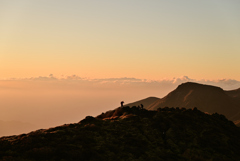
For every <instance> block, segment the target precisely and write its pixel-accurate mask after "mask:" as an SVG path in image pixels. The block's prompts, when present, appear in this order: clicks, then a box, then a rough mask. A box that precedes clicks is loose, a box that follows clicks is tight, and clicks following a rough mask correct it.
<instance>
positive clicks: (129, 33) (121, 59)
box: [0, 0, 240, 80]
mask: <svg viewBox="0 0 240 161" xmlns="http://www.w3.org/2000/svg"><path fill="white" fill-rule="evenodd" d="M0 3H1V4H0V23H1V26H0V34H1V37H0V70H1V72H0V78H10V77H14V78H18V77H37V76H47V75H49V74H51V73H52V74H54V75H58V76H61V75H71V74H76V75H80V76H82V77H90V78H113V77H136V78H142V79H163V78H169V79H171V78H173V77H180V76H183V75H187V76H190V77H192V78H195V79H222V78H228V79H230V78H231V79H237V80H240V75H239V74H238V70H237V69H239V68H240V65H239V63H238V60H240V54H239V53H240V45H239V42H240V30H239V28H240V21H239V17H240V11H239V7H240V3H239V2H237V1H234V0H230V1H224V0H219V1H201V2H189V1H187V0H184V1H181V2H179V1H177V0H174V1H169V2H167V1H165V2H163V1H149V2H145V1H126V0H124V1H110V0H103V1H101V2H99V1H91V2H85V1H81V2H78V1H71V2H70V1H68V2H67V1H53V0H50V1H46V0H43V1H38V2H36V1H34V2H33V1H30V0H23V1H21V2H20V1H16V0H14V1H7V0H4V1H1V2H0Z"/></svg>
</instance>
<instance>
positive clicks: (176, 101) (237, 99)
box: [129, 82, 240, 124]
mask: <svg viewBox="0 0 240 161" xmlns="http://www.w3.org/2000/svg"><path fill="white" fill-rule="evenodd" d="M145 102H147V104H146V106H144V108H145V109H148V110H157V109H158V108H159V107H162V108H163V107H175V108H176V107H179V108H181V107H184V108H187V109H192V108H194V107H197V108H198V109H199V110H201V111H203V112H207V113H210V114H212V113H215V112H217V113H219V114H223V115H225V116H226V117H227V118H228V119H229V120H232V121H234V122H235V123H236V124H237V123H239V122H240V88H239V89H236V90H231V91H224V90H223V89H221V88H220V87H215V86H210V85H203V84H198V83H193V82H187V83H183V84H181V85H179V86H178V87H177V88H176V89H175V90H173V91H172V92H170V93H169V94H168V95H167V96H165V97H163V98H161V99H160V98H159V99H157V98H155V99H152V97H150V98H146V99H143V100H140V101H137V102H136V103H135V104H134V105H135V106H136V105H137V104H141V103H142V104H144V103H145ZM129 105H132V104H129Z"/></svg>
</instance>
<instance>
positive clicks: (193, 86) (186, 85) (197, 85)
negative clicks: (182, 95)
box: [177, 82, 223, 90]
mask: <svg viewBox="0 0 240 161" xmlns="http://www.w3.org/2000/svg"><path fill="white" fill-rule="evenodd" d="M185 88H186V89H189V88H191V89H198V88H212V89H218V90H223V89H222V88H220V87H217V86H212V85H207V84H200V83H196V82H186V83H182V84H180V85H179V86H178V87H177V89H185Z"/></svg>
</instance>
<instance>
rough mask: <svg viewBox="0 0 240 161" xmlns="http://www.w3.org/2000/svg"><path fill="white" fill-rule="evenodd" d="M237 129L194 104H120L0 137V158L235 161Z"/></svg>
mask: <svg viewBox="0 0 240 161" xmlns="http://www.w3.org/2000/svg"><path fill="white" fill-rule="evenodd" d="M239 150H240V128H238V127H236V126H235V125H234V123H233V122H231V121H228V120H227V119H226V118H225V117H224V116H223V115H219V114H216V113H215V114H212V115H208V114H205V113H203V112H200V111H199V110H197V109H196V108H195V109H188V110H186V109H184V108H182V109H178V108H177V109H174V108H162V109H158V111H147V110H145V109H140V108H137V107H132V108H130V107H121V108H118V109H116V110H113V111H108V112H106V113H102V114H101V115H99V116H97V117H96V118H94V117H91V116H87V117H86V118H85V119H84V120H82V121H80V122H79V123H76V124H68V125H63V126H59V127H55V128H50V129H46V130H38V131H34V132H31V133H29V134H22V135H18V136H10V137H2V138H0V160H5V161H14V160H17V161H21V160H22V161H23V160H24V161H35V160H36V161H37V160H45V161H47V160H48V161H51V160H56V161H71V160H74V161H75V160H81V161H84V160H86V161H91V160H92V161H95V160H97V161H101V160H102V161H105V160H123V161H125V160H138V161H144V160H148V161H151V160H153V161H157V160H160V161H161V160H162V161H171V160H172V161H176V160H178V161H181V160H182V161H190V160H194V161H206V160H209V161H239V160H240V152H239Z"/></svg>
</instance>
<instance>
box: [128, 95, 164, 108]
mask: <svg viewBox="0 0 240 161" xmlns="http://www.w3.org/2000/svg"><path fill="white" fill-rule="evenodd" d="M158 100H160V98H157V97H148V98H145V99H142V100H139V101H136V102H133V103H129V104H126V105H125V106H130V107H132V106H140V105H141V104H142V105H143V106H144V107H148V106H149V105H151V104H153V103H154V102H156V101H158Z"/></svg>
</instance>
